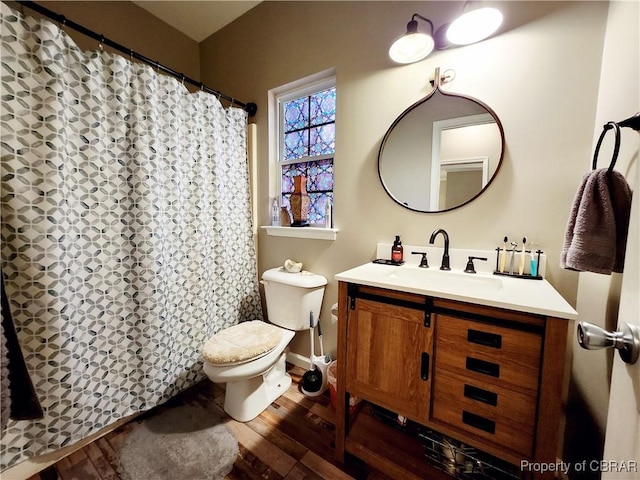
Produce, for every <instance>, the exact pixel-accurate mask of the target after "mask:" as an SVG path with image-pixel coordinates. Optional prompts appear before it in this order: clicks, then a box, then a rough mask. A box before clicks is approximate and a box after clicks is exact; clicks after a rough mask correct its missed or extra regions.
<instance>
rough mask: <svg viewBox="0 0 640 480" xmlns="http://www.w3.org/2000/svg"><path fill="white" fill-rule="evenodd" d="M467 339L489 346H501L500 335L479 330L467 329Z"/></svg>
mask: <svg viewBox="0 0 640 480" xmlns="http://www.w3.org/2000/svg"><path fill="white" fill-rule="evenodd" d="M467 341H468V342H471V343H477V344H478V345H484V346H485V347H491V348H502V335H498V334H496V333H488V332H482V331H480V330H473V329H471V328H470V329H468V330H467Z"/></svg>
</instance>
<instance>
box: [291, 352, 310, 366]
mask: <svg viewBox="0 0 640 480" xmlns="http://www.w3.org/2000/svg"><path fill="white" fill-rule="evenodd" d="M287 362H289V363H292V364H293V365H295V366H296V367H300V368H304V369H308V368H309V365H310V362H309V357H305V356H304V355H300V354H299V353H295V352H287Z"/></svg>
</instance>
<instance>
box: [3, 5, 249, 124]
mask: <svg viewBox="0 0 640 480" xmlns="http://www.w3.org/2000/svg"><path fill="white" fill-rule="evenodd" d="M16 3H19V4H20V5H22V6H25V7H27V8H30V9H31V10H34V11H35V12H38V13H40V14H41V15H44V16H46V17H48V18H50V19H52V20H55V21H56V22H58V23H59V24H61V25H62V26H63V27H69V28H72V29H73V30H76V31H78V32H80V33H82V34H83V35H85V36H87V37H90V38H93V39H94V40H97V41H99V42H100V44H101V45H107V46H108V47H111V48H113V49H115V50H117V51H119V52H121V53H124V54H125V55H129V56H131V57H132V58H135V59H136V60H140V61H141V62H144V63H146V64H147V65H150V66H152V67H154V68H156V69H158V70H160V71H162V72H164V73H166V74H169V75H171V76H173V77H175V78H178V79H180V80H181V81H183V82H187V83H189V84H191V85H194V86H196V87H198V88H200V89H201V90H203V91H205V92H207V93H211V94H213V95H215V96H217V97H218V98H224V99H225V100H227V101H228V102H230V103H231V104H233V105H237V106H239V107H241V108H243V109H244V110H245V111H246V112H247V113H248V114H249V116H250V117H253V116H254V115H255V114H256V112H257V111H258V106H257V105H256V104H255V103H253V102H250V103H243V102H240V101H238V100H236V99H235V98H233V97H229V96H228V95H225V94H223V93H221V92H219V91H218V90H214V89H213V88H210V87H207V86H206V85H204V84H203V83H202V82H198V81H197V80H194V79H193V78H190V77H187V76H186V75H184V74H182V73H179V72H176V71H175V70H173V69H171V68H169V67H166V66H164V65H162V64H161V63H159V62H157V61H155V60H151V59H150V58H148V57H145V56H144V55H141V54H140V53H138V52H135V51H133V50H132V49H130V48H126V47H125V46H123V45H120V44H119V43H117V42H114V41H113V40H110V39H108V38H105V36H104V35H101V34H99V33H96V32H94V31H93V30H90V29H88V28H86V27H83V26H82V25H79V24H77V23H75V22H73V21H71V20H69V19H68V18H66V17H65V16H64V15H60V14H58V13H56V12H54V11H52V10H49V9H48V8H45V7H43V6H42V5H38V4H37V3H35V2H32V1H26V0H16Z"/></svg>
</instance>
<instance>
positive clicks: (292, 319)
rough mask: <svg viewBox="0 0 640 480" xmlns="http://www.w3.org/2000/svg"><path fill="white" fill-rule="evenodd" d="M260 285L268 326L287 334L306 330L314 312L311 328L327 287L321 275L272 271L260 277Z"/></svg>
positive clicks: (318, 312) (274, 269)
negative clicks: (262, 287) (262, 291)
mask: <svg viewBox="0 0 640 480" xmlns="http://www.w3.org/2000/svg"><path fill="white" fill-rule="evenodd" d="M262 284H263V285H264V295H265V302H266V304H267V316H268V317H269V321H270V322H271V323H273V324H275V325H278V326H279V327H282V328H286V329H288V330H305V329H308V328H309V327H310V323H309V317H310V312H313V319H314V324H315V323H316V322H317V321H318V319H319V318H320V308H321V307H322V297H323V296H324V287H325V285H326V284H327V279H326V278H324V277H323V276H322V275H316V274H314V273H310V272H306V271H302V272H300V273H289V272H287V271H286V270H285V269H284V268H282V267H279V268H272V269H270V270H267V271H265V272H264V273H263V274H262Z"/></svg>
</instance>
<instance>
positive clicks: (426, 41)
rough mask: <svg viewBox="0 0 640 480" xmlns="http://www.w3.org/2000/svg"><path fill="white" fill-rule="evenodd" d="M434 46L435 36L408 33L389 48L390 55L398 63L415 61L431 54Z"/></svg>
mask: <svg viewBox="0 0 640 480" xmlns="http://www.w3.org/2000/svg"><path fill="white" fill-rule="evenodd" d="M433 46H434V42H433V38H431V36H430V35H427V34H426V33H408V34H406V35H403V36H402V37H400V38H399V39H398V40H396V41H395V42H393V45H391V48H390V49H389V56H390V57H391V60H393V61H394V62H396V63H413V62H417V61H418V60H422V59H423V58H425V57H426V56H427V55H429V54H430V53H431V51H432V50H433Z"/></svg>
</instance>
